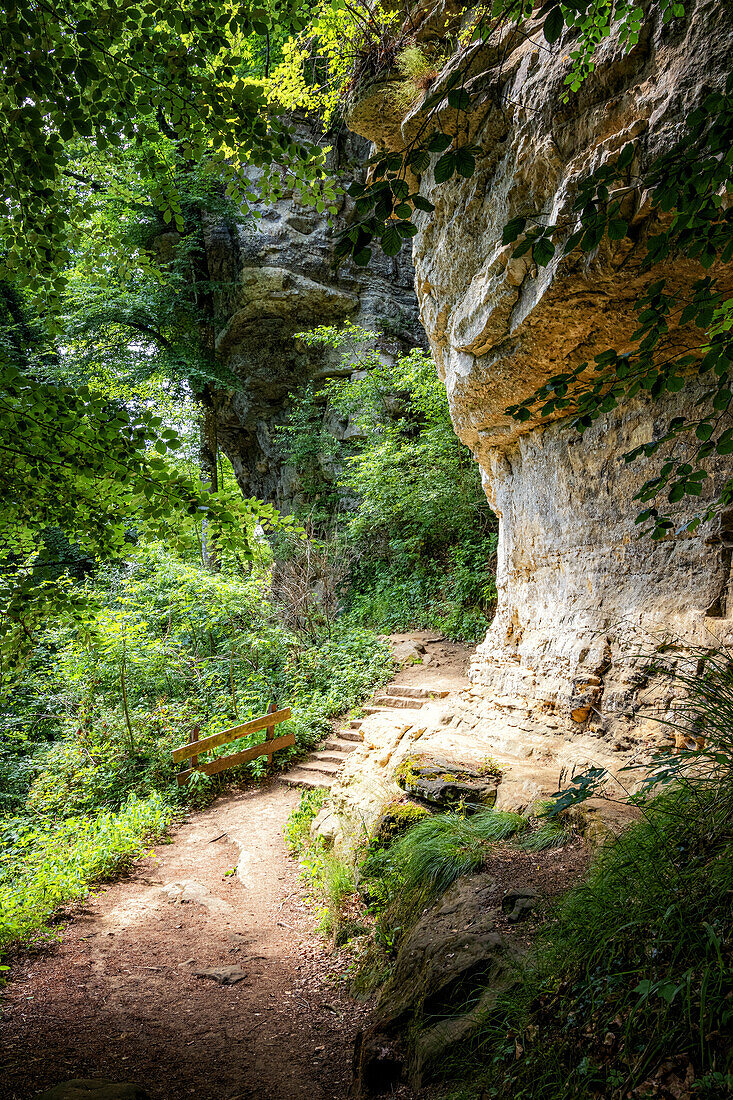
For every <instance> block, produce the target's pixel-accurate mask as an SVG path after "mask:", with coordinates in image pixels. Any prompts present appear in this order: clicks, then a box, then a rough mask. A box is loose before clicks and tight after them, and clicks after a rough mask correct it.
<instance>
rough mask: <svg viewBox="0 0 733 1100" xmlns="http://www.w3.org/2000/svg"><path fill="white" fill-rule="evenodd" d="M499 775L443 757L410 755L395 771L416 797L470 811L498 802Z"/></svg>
mask: <svg viewBox="0 0 733 1100" xmlns="http://www.w3.org/2000/svg"><path fill="white" fill-rule="evenodd" d="M500 778H501V777H500V776H498V775H496V774H495V773H494V772H491V771H488V770H484V769H480V768H471V767H468V766H466V765H465V764H461V763H459V762H458V761H456V760H450V759H447V758H442V757H432V758H426V757H408V758H407V759H406V760H403V761H402V763H401V764H400V765H399V767H398V768H397V770H396V772H395V781H396V783H397V785H398V786H399V787H401V788H402V790H403V791H406V792H407V793H408V794H409V795H411V796H412V797H413V798H417V799H420V800H421V801H423V802H427V803H429V804H430V805H432V806H441V807H443V808H444V809H454V808H456V807H457V806H461V807H462V808H464V809H466V810H469V811H476V810H485V809H488V808H489V807H491V806H493V805H494V803H495V802H496V789H497V787H498V785H499V782H500Z"/></svg>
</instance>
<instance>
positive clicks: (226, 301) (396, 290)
mask: <svg viewBox="0 0 733 1100" xmlns="http://www.w3.org/2000/svg"><path fill="white" fill-rule="evenodd" d="M300 128H301V130H302V132H303V136H305V137H307V138H308V139H309V140H311V141H313V140H318V138H319V135H317V134H316V133H314V131H313V130H312V129H311V128H309V127H307V126H306V125H305V124H301V127H300ZM320 140H322V141H323V143H324V144H329V145H330V146H331V152H330V154H329V163H330V167H331V170H332V171H333V173H334V175H335V176H336V179H337V180H338V181H339V182H340V183H341V185H342V186H347V185H348V183H349V182H350V181H351V180H352V179H354V178H355V177H359V176H363V174H364V172H365V171H366V169H365V167H364V163H365V161H366V160H367V159H368V155H369V147H368V144H367V143H366V142H365V141H364V140H363V139H362V138H359V137H357V136H355V135H354V134H349V133H348V132H345V131H341V132H340V133H335V134H330V135H327V136H326V137H323V138H321V139H320ZM351 208H352V207H351V202H350V200H349V199H348V198H347V197H346V196H341V197H340V208H339V212H338V215H337V217H336V218H335V219H334V221H333V224H331V225H329V223H328V217H327V215H326V214H325V213H319V212H318V211H317V210H316V209H315V207H313V206H306V205H305V204H302V203H300V202H299V201H298V199H297V196H294V195H293V194H292V193H290V192H286V193H285V194H284V195H283V197H282V198H281V199H280V200H279V201H277V202H275V203H273V204H268V205H264V204H263V208H262V212H261V213H262V217H261V218H260V219H258V220H256V221H252V220H249V221H247V222H245V223H244V224H242V225H240V226H238V227H237V228H235V229H233V228H232V227H230V226H227V225H225V224H223V223H221V222H215V223H211V224H209V225H207V227H206V233H205V237H206V251H207V261H208V267H209V274H210V277H211V278H212V279H213V280H215V282H217V283H219V284H220V285H223V286H226V287H227V289H226V290H224V291H222V292H220V294H219V298H218V301H217V311H216V312H217V316H218V325H217V329H218V331H217V334H216V348H217V356H218V359H219V361H220V362H221V364H222V365H223V366H224V367H225V368H227V369H228V370H230V371H232V372H233V373H234V374H235V375H236V376H237V377H238V379H239V382H240V386H239V388H237V389H231V390H225V389H220V390H217V391H215V392H213V394H212V401H213V413H214V419H215V422H216V435H217V443H218V446H219V447H221V448H222V450H223V451H224V453H225V454H226V455H227V457H228V458H229V459H230V460H231V462H232V464H233V466H234V470H235V472H236V475H237V478H238V481H239V483H240V486H241V488H242V491H243V492H244V493H245V494H246V495H248V496H257V497H259V498H261V499H264V500H267V501H271V502H273V503H275V504H277V505H278V507H280V508H282V509H284V510H285V511H290V510H291V509H292V508H293V506H294V505H295V504H297V503H298V501H299V496H300V486H299V483H298V478H297V474H296V472H295V471H294V470H293V469H292V468H291V467H288V466H287V464H286V463H284V462H283V458H282V454H281V446H280V443H279V441H278V439H277V433H276V426H277V425H278V424H282V423H283V422H284V421H285V419H286V416H287V409H288V403H289V400H290V397H291V395H292V394H293V392H294V391H296V390H298V388H299V387H301V386H303V385H304V384H305V383H307V382H309V381H313V382H314V383H315V384H316V386H317V387H318V386H320V385H322V384H323V383H324V382H325V381H326V380H327V379H328V378H329V377H333V376H336V375H338V374H339V373H340V368H339V360H338V356H336V354H335V353H329V352H327V351H326V352H323V351H321V350H319V349H316V348H308V347H306V346H305V345H304V344H303V343H302V342H299V341H296V340H295V339H294V335H295V333H297V332H300V331H304V330H308V329H311V328H316V327H317V326H318V325H328V324H340V323H341V322H343V321H345V320H350V321H353V322H354V323H356V324H359V325H361V326H362V327H363V328H366V329H371V330H373V331H375V332H377V333H379V334H381V339H380V342H379V346H380V348H381V350H382V353H383V354H384V355H385V356H396V355H398V354H401V353H403V352H406V351H409V350H410V349H411V348H413V347H415V346H424V345H425V333H424V331H423V330H422V328H421V326H420V322H419V318H418V306H417V300H416V298H415V292H414V288H413V284H414V271H413V267H412V261H411V258H410V250H409V247H407V248H405V249H403V250H402V252H401V253H400V254H399V255H398V256H396V257H394V258H392V259H388V258H387V257H384V256H382V257H381V258H379V259H378V260H376V262H375V263H373V264H372V265H370V267H369V268H368V269H367V270H365V269H360V268H356V267H354V266H351V265H343V266H342V267H341V268H340V270H339V271H338V272H336V271H335V270H334V268H333V259H334V256H333V253H334V246H335V238H336V234H337V233H338V232H339V230H340V229H342V228H343V227H344V225H346V224H348V219H349V216H350V212H351ZM328 427H329V429H330V430H331V431H332V432H333V434H334V435H335V436H336V437H337V438H342V437H343V434H344V432H347V431H348V425H347V424H345V423H333V424H329V425H328ZM325 472H326V473H328V471H325Z"/></svg>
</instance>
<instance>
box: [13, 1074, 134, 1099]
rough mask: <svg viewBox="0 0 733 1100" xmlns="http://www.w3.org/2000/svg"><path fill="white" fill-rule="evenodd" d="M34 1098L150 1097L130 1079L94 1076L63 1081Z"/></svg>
mask: <svg viewBox="0 0 733 1100" xmlns="http://www.w3.org/2000/svg"><path fill="white" fill-rule="evenodd" d="M34 1100H150V1097H149V1096H148V1094H147V1092H146V1091H145V1089H141V1088H140V1086H139V1085H133V1084H132V1083H131V1082H130V1081H107V1080H103V1079H102V1078H98V1079H97V1078H94V1079H89V1080H86V1079H78V1080H75V1081H63V1082H62V1083H61V1084H59V1085H54V1087H53V1088H52V1089H48V1090H47V1091H46V1092H41V1093H39V1094H38V1095H37V1096H36V1097H35V1098H34Z"/></svg>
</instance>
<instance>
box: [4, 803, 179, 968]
mask: <svg viewBox="0 0 733 1100" xmlns="http://www.w3.org/2000/svg"><path fill="white" fill-rule="evenodd" d="M171 816H172V815H171V809H170V807H169V806H167V805H166V804H165V802H164V801H163V799H162V798H161V796H160V795H159V794H153V795H151V796H150V797H149V798H147V799H139V798H136V797H135V795H131V796H130V797H129V798H128V800H127V802H126V803H125V805H124V806H123V807H122V809H121V810H120V812H119V813H99V814H96V815H94V816H92V817H83V816H82V817H79V816H77V817H70V818H67V819H66V820H63V821H61V822H58V823H54V824H48V825H45V826H40V825H33V824H28V822H27V821H23V820H15V821H13V819H10V820H7V819H6V820H5V821H4V822H3V823H2V831H3V853H2V857H1V859H0V949H1V948H6V947H8V946H9V945H10V944H11V943H13V942H17V941H20V942H28V941H29V940H32V939H35V938H37V937H39V936H44V935H50V934H51V933H50V932H49V930H48V928H47V922H48V920H49V919H50V918H51V917H52V915H53V913H54V911H55V910H56V909H57V908H58V906H59V905H63V904H65V903H67V902H70V901H78V900H79V899H80V898H83V897H84V896H85V895H86V894H87V892H88V889H89V885H90V883H92V882H94V881H97V880H99V879H102V878H106V877H108V876H109V875H111V874H113V873H114V872H116V871H119V870H120V869H121V868H122V867H124V866H126V865H127V864H128V863H129V862H130V860H132V859H133V858H135V857H136V856H139V855H141V854H142V853H143V852H144V850H145V844H146V841H149V840H150V839H151V838H153V837H155V836H159V835H160V834H161V833H163V832H164V831H165V829H166V827H167V825H168V823H169V822H170V820H171Z"/></svg>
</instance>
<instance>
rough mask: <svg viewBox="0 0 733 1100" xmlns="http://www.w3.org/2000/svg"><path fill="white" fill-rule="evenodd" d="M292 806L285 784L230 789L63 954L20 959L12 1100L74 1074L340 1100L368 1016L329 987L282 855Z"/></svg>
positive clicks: (270, 1098) (187, 1091)
mask: <svg viewBox="0 0 733 1100" xmlns="http://www.w3.org/2000/svg"><path fill="white" fill-rule="evenodd" d="M298 797H299V793H298V792H297V791H293V790H288V789H286V788H285V787H283V786H280V785H278V784H277V783H276V782H270V783H268V784H266V785H264V786H261V787H259V788H256V789H252V790H247V791H234V792H229V793H227V794H226V795H224V796H222V797H221V798H220V799H219V800H218V801H217V802H215V803H214V804H213V805H212V806H211V807H210V808H209V809H208V810H206V811H204V812H202V813H198V814H193V815H192V816H191V818H190V820H189V822H188V823H186V824H182V825H180V826H178V827H177V828H175V829H174V830H173V833H172V838H171V843H169V844H162V845H159V846H158V847H156V849H155V853H154V854H153V855H151V856H150V857H148V858H147V859H145V860H142V861H141V862H140V863H138V864H137V865H136V867H135V869H134V871H133V872H132V873H131V874H130V875H129V876H127V877H125V878H123V879H121V880H120V881H118V882H115V883H114V884H113V885H111V886H108V887H106V888H105V889H103V890H102V891H101V892H100V893H98V894H97V896H96V897H94V898H92V899H90V900H89V901H88V903H87V904H86V906H85V907H84V908H83V909H82V910H81V911H78V910H77V912H76V913H75V915H74V919H73V920H72V922H71V923H70V925H69V927H68V929H67V930H66V931H65V933H64V936H63V938H62V940H61V942H60V944H59V945H57V946H54V947H52V948H48V949H46V950H44V951H43V952H41V953H39V954H36V955H28V954H25V955H22V956H21V957H20V959H19V961H18V962H17V963H16V965H15V967H14V973H13V976H12V977H13V980H12V982H11V983H10V984H9V986H8V987H7V991H6V994H5V997H4V1008H3V1014H2V1017H0V1050H1V1054H0V1095H1V1096H2V1097H3V1100H6V1098H7V1100H28V1098H30V1097H32V1096H34V1095H35V1094H36V1093H37V1092H39V1091H41V1090H42V1089H45V1088H48V1087H49V1086H51V1085H53V1084H55V1083H56V1082H59V1081H64V1080H69V1079H71V1078H77V1077H105V1078H109V1079H110V1080H114V1081H134V1082H135V1083H136V1084H138V1085H140V1086H142V1087H143V1088H145V1089H146V1090H147V1092H148V1093H149V1094H150V1096H151V1097H153V1098H165V1100H173V1098H178V1097H184V1096H196V1097H197V1100H214V1098H217V1100H224V1098H228V1100H234V1098H235V1097H236V1098H241V1100H245V1098H250V1097H253V1098H254V1097H256V1098H258V1100H292V1098H295V1097H308V1100H344V1098H345V1097H346V1095H347V1092H348V1086H349V1082H350V1080H351V1050H352V1044H353V1039H354V1035H355V1033H356V1031H357V1029H358V1027H359V1025H360V1023H361V1019H362V1017H363V1015H364V1010H363V1009H362V1008H361V1006H359V1005H358V1004H355V1003H354V1002H353V1001H351V1000H350V999H349V998H348V997H347V996H346V994H345V992H344V990H343V989H342V988H341V987H342V983H339V982H338V981H337V980H336V978H335V977H333V976H329V975H332V973H333V964H332V960H331V959H329V958H328V955H327V948H326V946H325V944H324V943H323V941H322V939H321V937H320V936H319V935H318V934H317V933H316V932H315V931H314V923H315V922H314V914H313V911H312V909H311V908H309V907H308V905H307V903H306V901H305V896H304V887H303V884H302V882H301V881H300V879H299V876H298V871H297V867H296V866H295V864H294V863H293V861H292V860H291V859H290V858H289V857H288V855H287V852H286V849H285V846H284V843H283V836H282V827H283V824H284V822H285V820H286V819H287V816H288V814H289V812H290V810H291V809H292V807H293V806H294V805H296V803H297V801H298ZM235 865H236V867H237V871H236V874H232V873H231V871H232V868H233V867H234V866H235ZM228 872H229V873H228ZM204 970H212V971H219V973H218V979H219V980H217V975H216V974H214V975H213V976H197V971H204ZM221 980H224V981H229V980H233V981H234V983H235V984H221Z"/></svg>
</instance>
